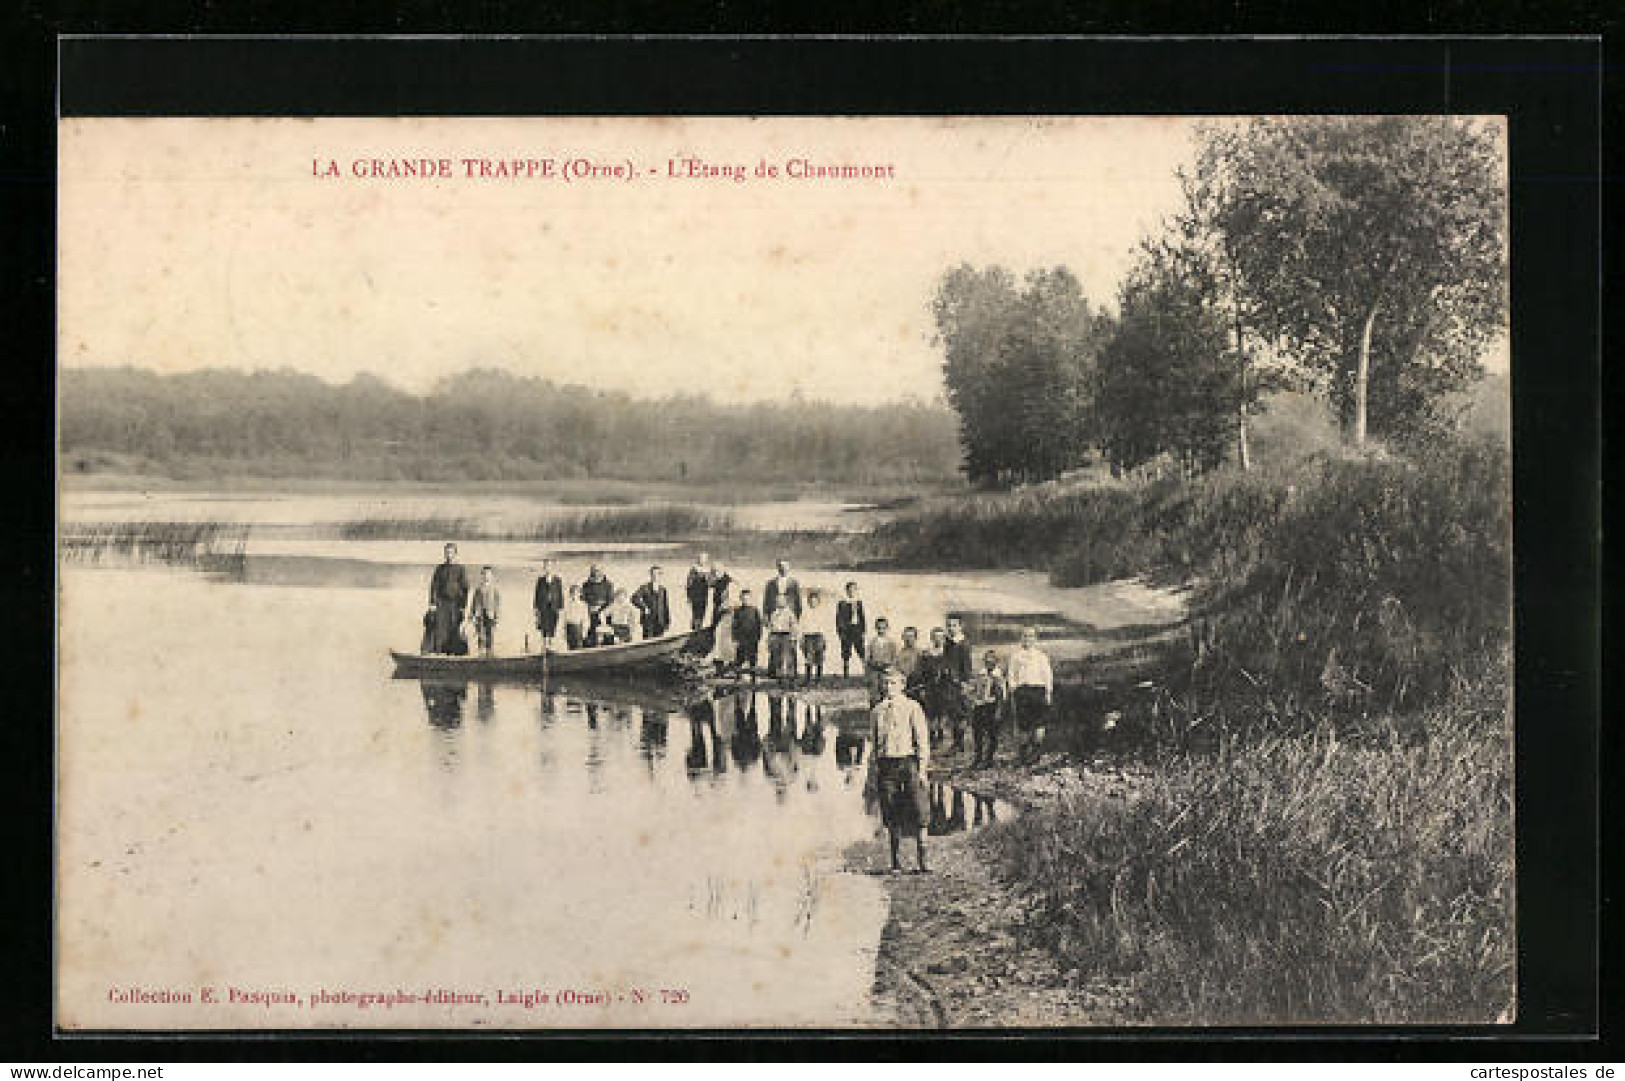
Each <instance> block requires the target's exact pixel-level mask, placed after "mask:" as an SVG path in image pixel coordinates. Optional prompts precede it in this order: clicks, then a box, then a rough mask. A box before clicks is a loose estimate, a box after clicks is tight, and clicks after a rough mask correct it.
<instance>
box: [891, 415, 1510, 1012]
mask: <svg viewBox="0 0 1625 1081" xmlns="http://www.w3.org/2000/svg"><path fill="white" fill-rule="evenodd" d="M1508 464H1509V463H1508V455H1507V453H1506V451H1505V449H1504V448H1501V447H1496V446H1492V445H1489V444H1486V443H1483V442H1463V443H1459V444H1454V445H1451V446H1448V447H1444V448H1441V449H1439V450H1438V451H1436V452H1435V453H1433V454H1431V455H1430V456H1428V457H1426V458H1422V459H1413V460H1398V459H1391V458H1380V457H1371V458H1363V459H1352V460H1351V459H1346V458H1340V457H1334V456H1319V457H1317V458H1314V459H1310V460H1307V461H1304V462H1302V463H1300V464H1299V465H1297V466H1296V467H1295V468H1293V469H1291V470H1284V471H1283V470H1278V471H1270V472H1262V473H1255V474H1249V475H1240V474H1234V473H1231V474H1225V475H1216V476H1212V477H1208V478H1200V479H1196V480H1193V481H1179V482H1175V481H1165V482H1157V483H1153V484H1149V485H1144V486H1140V487H1138V488H1127V487H1125V488H1102V489H1098V490H1088V491H1070V492H1068V491H1064V490H1060V489H1051V490H1047V491H1040V492H1034V493H1026V494H1021V495H1013V496H1005V497H998V496H986V495H984V496H978V497H975V498H974V499H972V500H970V501H967V503H966V504H965V505H963V506H958V507H953V506H944V507H928V508H925V509H924V510H923V511H922V512H921V513H920V514H918V515H915V516H913V518H912V520H902V521H899V522H898V523H897V524H896V525H895V526H893V527H892V528H891V535H892V536H893V537H894V538H897V539H900V540H901V541H902V542H903V543H902V544H900V546H899V550H898V554H899V557H900V558H902V559H904V560H909V559H921V558H923V557H924V553H925V552H926V551H928V550H929V549H930V548H931V547H932V546H933V545H934V544H937V543H947V544H948V550H949V551H951V552H953V553H955V559H956V561H958V562H960V563H961V564H962V565H971V564H979V563H995V564H1008V563H1009V562H1011V561H1019V562H1026V563H1028V564H1029V565H1033V564H1036V565H1038V566H1044V567H1047V568H1048V569H1049V570H1050V572H1051V574H1052V577H1054V578H1055V579H1056V580H1057V581H1059V582H1062V583H1066V584H1076V583H1081V582H1089V581H1094V580H1098V579H1099V578H1103V577H1115V576H1119V575H1123V574H1130V573H1133V574H1152V575H1155V574H1159V573H1162V574H1169V575H1174V576H1183V577H1189V578H1191V579H1193V580H1194V581H1195V582H1196V583H1197V589H1196V591H1195V604H1194V609H1195V611H1196V613H1197V614H1196V618H1194V619H1193V621H1192V623H1191V625H1190V627H1189V634H1188V635H1186V636H1184V637H1182V638H1176V639H1174V640H1172V641H1170V642H1168V643H1165V651H1164V655H1163V657H1162V659H1161V664H1160V670H1159V671H1158V672H1157V674H1156V680H1155V686H1153V687H1149V688H1146V689H1142V690H1139V691H1129V692H1127V693H1124V689H1123V688H1116V689H1108V691H1107V692H1106V693H1105V694H1104V695H1096V696H1093V697H1091V696H1090V695H1089V694H1088V693H1087V690H1088V689H1087V688H1079V690H1078V692H1077V693H1076V694H1075V695H1074V696H1073V697H1067V696H1066V695H1064V694H1062V695H1058V696H1057V710H1056V716H1055V717H1054V718H1053V721H1054V723H1052V725H1051V732H1050V741H1049V742H1050V747H1051V750H1052V751H1053V750H1062V751H1066V750H1074V751H1084V752H1087V753H1088V754H1089V755H1090V756H1098V755H1101V754H1104V755H1106V756H1107V760H1108V761H1110V760H1113V759H1115V760H1116V761H1119V762H1127V761H1132V762H1134V763H1135V764H1136V766H1137V771H1136V772H1137V774H1138V776H1139V777H1140V778H1141V779H1140V781H1139V782H1138V783H1137V784H1136V786H1135V794H1134V795H1133V796H1132V797H1131V798H1129V799H1126V800H1125V799H1103V798H1100V797H1099V796H1098V795H1091V794H1090V793H1089V791H1088V789H1087V787H1086V786H1085V787H1083V788H1081V789H1079V790H1077V791H1076V792H1074V794H1072V795H1070V796H1068V797H1066V798H1063V799H1061V800H1059V801H1050V802H1046V803H1042V804H1041V805H1040V806H1038V807H1037V808H1035V809H1034V810H1032V811H1031V812H1030V813H1028V814H1027V815H1024V816H1023V817H1022V818H1020V819H1019V820H1017V821H1014V822H1010V823H1005V824H1001V825H1000V826H999V827H997V828H995V829H990V830H989V831H987V832H986V833H985V834H983V835H981V836H980V837H979V838H978V848H979V850H980V851H981V852H982V854H983V856H984V858H986V859H988V860H989V861H990V862H991V863H992V864H993V865H994V866H995V867H996V868H997V871H998V874H999V876H1000V879H1001V882H1002V883H1003V884H1004V886H1005V887H1006V888H1008V889H1009V890H1010V892H1011V894H1012V895H1015V896H1021V897H1026V898H1030V899H1032V901H1033V902H1034V903H1035V908H1034V909H1033V911H1032V912H1031V914H1030V916H1029V918H1028V919H1027V921H1026V922H1025V924H1024V925H1023V929H1022V931H1021V934H1022V936H1023V938H1024V940H1025V941H1028V942H1036V943H1039V944H1041V945H1042V946H1043V947H1044V948H1045V949H1047V950H1049V951H1052V952H1053V954H1054V955H1055V956H1056V957H1057V958H1059V959H1061V968H1062V969H1063V970H1066V971H1075V972H1076V973H1077V974H1078V975H1077V976H1076V978H1077V979H1078V980H1080V981H1083V982H1084V983H1089V984H1103V983H1114V984H1118V985H1124V986H1127V987H1128V988H1129V989H1130V993H1129V994H1128V996H1127V999H1126V1001H1127V1002H1128V1003H1129V1006H1128V1011H1129V1013H1130V1015H1131V1017H1130V1018H1129V1019H1132V1020H1139V1021H1156V1022H1161V1023H1172V1024H1281V1023H1292V1022H1300V1023H1370V1022H1385V1023H1422V1022H1428V1023H1441V1022H1463V1023H1489V1022H1494V1021H1495V1020H1497V1019H1498V1018H1503V1017H1507V1016H1510V1010H1511V1008H1512V1005H1513V994H1514V968H1513V965H1514V956H1515V940H1514V926H1513V897H1512V889H1513V881H1514V879H1513V866H1512V861H1513V833H1512V803H1511V789H1512V750H1511V725H1510V721H1509V719H1508V711H1507V707H1508V695H1509V689H1510V672H1511V652H1510V635H1509V630H1510V616H1511V604H1510V602H1511V595H1510V579H1509V576H1510V571H1511V560H1510V555H1511V553H1510V540H1511V523H1510V514H1511V498H1510V495H1511V493H1510V481H1509V474H1508ZM1000 534H1005V535H1007V536H1021V535H1023V534H1025V536H1024V537H1023V539H1022V540H1020V541H1017V542H1016V543H1014V544H1010V545H1007V546H1006V547H1004V548H1003V549H1000V550H998V551H997V554H988V553H985V552H982V551H981V548H980V546H982V545H984V544H986V545H993V544H994V543H995V538H996V537H997V536H998V535H1000ZM945 538H946V540H945ZM1108 711H1111V718H1110V719H1111V722H1112V723H1111V725H1110V727H1108V725H1107V723H1106V717H1107V713H1108Z"/></svg>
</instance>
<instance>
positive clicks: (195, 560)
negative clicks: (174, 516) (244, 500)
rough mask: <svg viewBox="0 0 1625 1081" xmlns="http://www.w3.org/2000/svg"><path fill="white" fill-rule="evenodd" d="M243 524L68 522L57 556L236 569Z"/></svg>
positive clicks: (241, 557) (243, 536) (243, 545)
mask: <svg viewBox="0 0 1625 1081" xmlns="http://www.w3.org/2000/svg"><path fill="white" fill-rule="evenodd" d="M247 544H248V526H246V525H242V524H239V523H234V522H217V521H203V522H71V523H64V524H63V526H62V534H61V547H62V555H63V557H64V558H65V559H69V560H73V561H75V562H81V563H100V562H103V561H105V560H118V561H125V562H135V563H170V564H175V565H178V566H190V567H200V568H203V569H205V570H240V569H241V567H242V565H243V562H244V558H245V557H244V550H245V548H246V547H247Z"/></svg>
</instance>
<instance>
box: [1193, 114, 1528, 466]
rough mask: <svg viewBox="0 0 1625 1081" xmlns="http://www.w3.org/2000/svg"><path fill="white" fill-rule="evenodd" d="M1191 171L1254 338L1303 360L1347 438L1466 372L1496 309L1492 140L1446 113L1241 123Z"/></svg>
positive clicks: (1497, 229) (1500, 311)
mask: <svg viewBox="0 0 1625 1081" xmlns="http://www.w3.org/2000/svg"><path fill="white" fill-rule="evenodd" d="M1198 175H1199V176H1202V177H1205V178H1206V179H1207V181H1208V182H1209V184H1210V186H1211V187H1212V190H1213V192H1214V198H1215V205H1214V208H1213V221H1214V224H1215V226H1216V228H1217V229H1218V230H1219V231H1220V232H1221V234H1222V235H1223V237H1224V238H1225V244H1226V250H1227V251H1228V252H1229V253H1230V254H1231V256H1232V257H1233V258H1234V259H1235V260H1236V267H1237V271H1238V287H1239V291H1240V292H1241V293H1242V294H1243V295H1244V296H1245V297H1246V301H1247V304H1248V305H1249V306H1250V308H1251V314H1252V315H1253V316H1254V317H1255V318H1256V319H1257V320H1258V326H1259V329H1260V330H1261V331H1262V332H1263V333H1264V334H1265V335H1266V336H1267V337H1271V338H1273V339H1276V340H1278V341H1279V342H1281V343H1282V344H1283V345H1284V346H1285V347H1287V348H1289V349H1290V350H1292V352H1293V353H1294V354H1295V355H1296V356H1297V357H1298V358H1299V359H1300V360H1301V361H1302V362H1303V363H1304V364H1306V365H1307V366H1308V367H1310V368H1311V369H1313V370H1315V371H1317V372H1319V373H1320V375H1321V377H1322V385H1323V386H1324V387H1325V389H1326V391H1327V392H1328V393H1329V395H1330V397H1331V399H1332V401H1333V402H1334V404H1335V405H1336V406H1337V407H1338V409H1339V411H1340V414H1341V415H1342V417H1343V418H1344V421H1345V423H1346V425H1347V427H1348V431H1349V434H1350V437H1351V439H1352V441H1353V442H1354V443H1355V444H1356V445H1361V444H1363V443H1364V441H1365V438H1366V433H1367V429H1368V426H1369V427H1370V428H1371V429H1372V430H1374V431H1377V432H1379V433H1394V432H1400V431H1404V430H1405V429H1406V428H1407V427H1408V426H1411V425H1413V424H1414V423H1415V422H1416V421H1417V420H1418V419H1419V418H1422V417H1425V416H1427V415H1428V414H1429V412H1430V410H1432V409H1433V408H1434V406H1435V404H1436V403H1437V402H1438V401H1439V399H1440V398H1441V397H1442V396H1444V395H1445V394H1446V393H1447V392H1449V391H1451V390H1455V389H1459V388H1461V387H1462V386H1464V385H1465V384H1466V383H1467V382H1469V381H1470V380H1471V379H1472V378H1473V377H1474V376H1476V375H1477V374H1478V373H1479V372H1480V370H1481V369H1480V365H1479V359H1478V358H1479V356H1480V354H1481V353H1482V351H1483V349H1484V346H1485V345H1486V343H1487V342H1488V341H1489V340H1490V339H1491V338H1492V337H1493V336H1494V335H1495V334H1496V333H1497V332H1498V331H1499V330H1500V329H1501V327H1502V324H1503V322H1504V319H1505V312H1506V243H1505V235H1504V234H1505V224H1504V223H1505V218H1506V189H1505V183H1504V176H1503V171H1502V158H1501V154H1500V150H1499V145H1498V141H1497V139H1495V138H1494V137H1493V134H1492V132H1491V131H1490V130H1489V129H1487V128H1486V127H1485V126H1484V125H1483V124H1482V123H1480V122H1476V121H1472V120H1464V119H1459V118H1454V117H1409V116H1391V117H1376V118H1371V117H1308V118H1284V119H1282V118H1272V119H1259V120H1255V121H1252V122H1251V123H1249V124H1248V125H1246V126H1245V127H1242V128H1238V129H1220V128H1214V129H1210V130H1208V131H1207V132H1206V133H1205V135H1204V145H1203V148H1202V152H1201V154H1200V157H1199V163H1198Z"/></svg>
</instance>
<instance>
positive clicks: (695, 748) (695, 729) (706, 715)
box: [683, 698, 716, 776]
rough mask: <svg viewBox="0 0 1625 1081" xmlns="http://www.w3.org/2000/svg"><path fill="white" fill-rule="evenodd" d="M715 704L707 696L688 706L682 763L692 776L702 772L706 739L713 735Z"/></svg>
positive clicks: (706, 752)
mask: <svg viewBox="0 0 1625 1081" xmlns="http://www.w3.org/2000/svg"><path fill="white" fill-rule="evenodd" d="M715 717H716V706H715V705H714V704H713V703H712V701H711V699H709V698H702V699H700V700H699V701H697V702H692V703H690V704H689V707H688V753H687V754H686V755H684V756H683V765H684V766H685V767H687V769H688V772H689V774H690V775H691V776H692V775H693V774H697V773H704V772H705V769H706V760H707V758H708V752H709V751H710V747H709V746H708V745H707V743H708V741H709V740H710V739H712V738H713V737H714V733H713V728H714V719H715Z"/></svg>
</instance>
